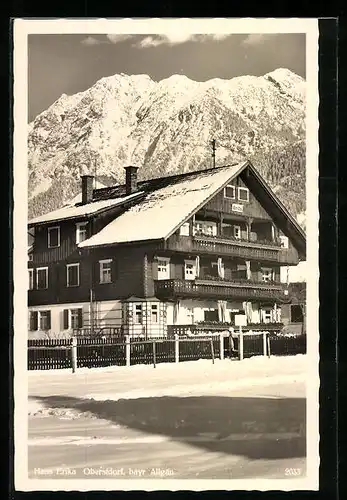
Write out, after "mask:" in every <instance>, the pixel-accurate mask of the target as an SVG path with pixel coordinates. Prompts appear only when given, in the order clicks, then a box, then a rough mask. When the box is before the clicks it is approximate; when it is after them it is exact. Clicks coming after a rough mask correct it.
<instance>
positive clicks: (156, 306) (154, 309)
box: [151, 304, 159, 323]
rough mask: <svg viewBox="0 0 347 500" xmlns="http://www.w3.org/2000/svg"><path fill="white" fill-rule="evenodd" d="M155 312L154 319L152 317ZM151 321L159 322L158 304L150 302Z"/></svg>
mask: <svg viewBox="0 0 347 500" xmlns="http://www.w3.org/2000/svg"><path fill="white" fill-rule="evenodd" d="M155 314H156V319H153V317H154V315H155ZM151 323H159V305H158V304H152V305H151Z"/></svg>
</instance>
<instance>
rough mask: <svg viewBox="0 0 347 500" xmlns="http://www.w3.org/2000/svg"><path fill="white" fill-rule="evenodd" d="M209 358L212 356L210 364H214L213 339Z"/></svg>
mask: <svg viewBox="0 0 347 500" xmlns="http://www.w3.org/2000/svg"><path fill="white" fill-rule="evenodd" d="M211 356H212V364H214V345H213V338H212V339H211Z"/></svg>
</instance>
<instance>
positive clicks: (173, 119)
mask: <svg viewBox="0 0 347 500" xmlns="http://www.w3.org/2000/svg"><path fill="white" fill-rule="evenodd" d="M318 36H319V33H318V20H317V19H285V18H281V19H144V18H141V19H132V20H131V19H102V20H96V19H94V20H88V19H84V20H82V19H81V20H78V19H56V20H54V19H51V20H43V19H41V20H40V19H38V20H35V19H30V20H29V19H16V20H15V21H14V54H13V65H14V221H13V222H14V259H13V262H14V268H13V273H14V274H13V276H14V311H15V313H14V367H15V370H14V371H15V374H14V389H15V429H14V435H15V457H14V460H15V477H14V480H15V488H16V490H20V491H33V490H34V491H35V490H50V491H56V490H60V491H69V490H81V491H89V490H91V491H92V490H148V491H151V490H173V491H175V490H287V491H290V490H317V489H318V487H319V485H318V471H319V427H318V410H319V405H318V390H319V374H318V361H319V359H318V339H319V331H318V306H319V304H318V280H319V269H318Z"/></svg>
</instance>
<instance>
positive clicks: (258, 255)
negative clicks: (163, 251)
mask: <svg viewBox="0 0 347 500" xmlns="http://www.w3.org/2000/svg"><path fill="white" fill-rule="evenodd" d="M166 248H167V249H168V250H172V251H174V252H189V253H195V254H204V253H205V254H213V255H227V256H232V257H241V258H245V259H257V260H266V261H271V262H277V263H280V264H284V265H285V264H288V265H290V264H292V265H294V264H298V263H299V260H298V256H297V253H296V251H295V250H294V249H285V248H282V247H281V246H280V245H279V244H278V243H277V242H269V241H257V242H253V241H246V240H237V239H234V238H231V237H226V236H206V235H195V236H180V235H173V236H171V237H170V238H169V239H168V240H167V242H166Z"/></svg>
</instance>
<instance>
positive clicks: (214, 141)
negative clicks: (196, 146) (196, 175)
mask: <svg viewBox="0 0 347 500" xmlns="http://www.w3.org/2000/svg"><path fill="white" fill-rule="evenodd" d="M211 144H212V165H213V168H215V167H216V139H213V140H212V142H211Z"/></svg>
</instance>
